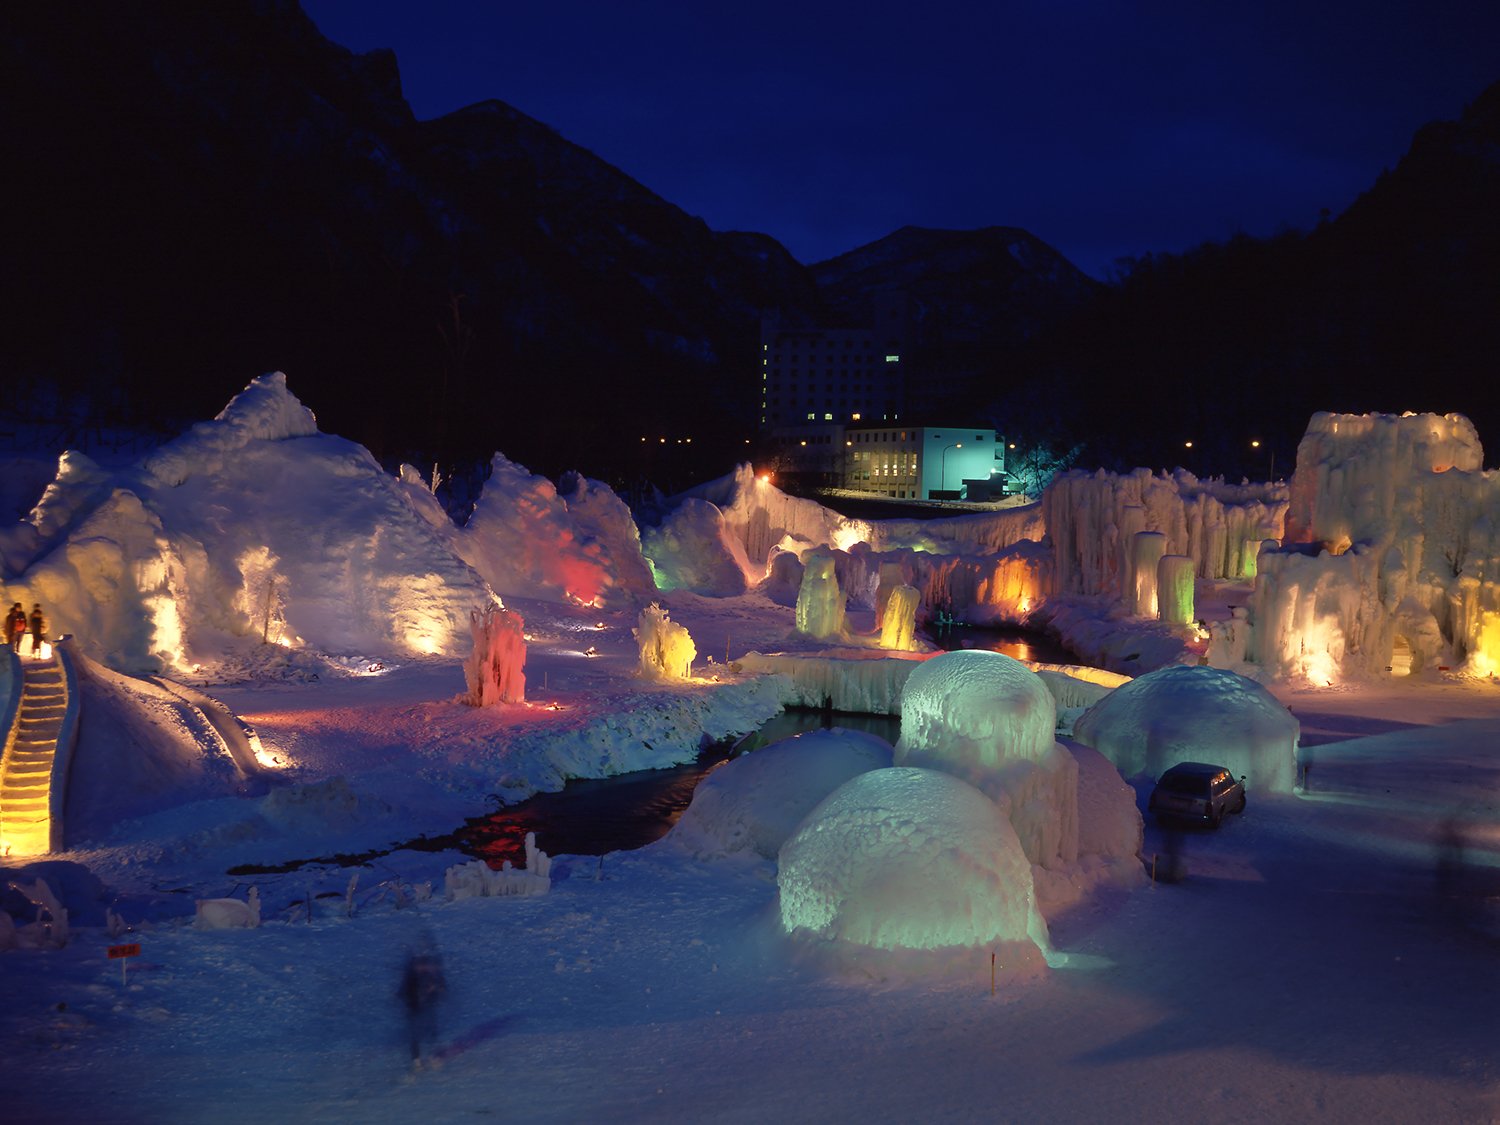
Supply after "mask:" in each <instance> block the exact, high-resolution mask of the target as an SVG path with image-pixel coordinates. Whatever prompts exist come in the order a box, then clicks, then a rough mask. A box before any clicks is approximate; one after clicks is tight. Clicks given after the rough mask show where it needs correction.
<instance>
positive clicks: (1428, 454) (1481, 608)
mask: <svg viewBox="0 0 1500 1125" xmlns="http://www.w3.org/2000/svg"><path fill="white" fill-rule="evenodd" d="M1482 462H1483V450H1482V449H1481V447H1480V445H1479V439H1478V436H1477V435H1476V434H1475V432H1474V427H1473V426H1472V425H1471V424H1470V423H1469V421H1468V419H1466V418H1464V417H1463V416H1462V415H1459V414H1443V415H1439V414H1402V415H1394V414H1359V415H1355V414H1316V415H1314V416H1313V418H1312V421H1311V422H1310V423H1309V424H1308V429H1307V434H1306V436H1304V437H1303V439H1302V442H1301V444H1300V445H1299V446H1298V449H1297V469H1296V472H1295V473H1294V474H1293V475H1292V485H1291V501H1290V506H1289V508H1288V512H1287V524H1286V540H1285V546H1283V547H1281V548H1280V549H1271V548H1262V550H1261V551H1260V554H1259V556H1258V558H1257V569H1258V571H1259V573H1258V575H1257V578H1256V584H1255V593H1254V596H1253V598H1252V600H1251V603H1250V617H1249V620H1250V622H1251V624H1252V626H1253V635H1252V636H1251V637H1250V638H1248V640H1247V643H1246V645H1245V652H1246V656H1247V657H1248V659H1249V660H1250V661H1251V662H1253V663H1255V664H1258V665H1260V666H1261V667H1262V668H1263V669H1264V670H1265V672H1266V673H1268V674H1269V675H1271V676H1275V677H1278V678H1298V677H1300V678H1305V679H1307V680H1308V681H1310V682H1312V683H1315V684H1327V683H1332V682H1335V681H1336V680H1339V679H1343V678H1348V677H1356V678H1358V677H1368V676H1383V675H1385V674H1386V673H1387V671H1388V670H1394V668H1395V666H1396V664H1397V653H1400V661H1399V662H1400V664H1401V665H1402V667H1403V668H1404V669H1406V670H1408V671H1410V672H1419V671H1421V670H1423V669H1424V668H1427V667H1431V666H1432V665H1435V664H1443V663H1458V662H1462V661H1464V660H1466V659H1467V660H1468V661H1469V662H1470V670H1471V671H1483V670H1484V668H1485V667H1486V665H1485V663H1484V659H1483V658H1482V657H1480V656H1479V655H1478V654H1480V653H1482V650H1483V647H1484V643H1483V640H1482V637H1481V633H1482V630H1483V614H1484V613H1485V612H1486V611H1494V610H1497V609H1500V583H1497V582H1496V580H1495V577H1494V576H1495V575H1496V574H1497V573H1500V520H1497V518H1496V514H1497V512H1500V475H1497V474H1495V473H1485V472H1481V471H1480V465H1481V464H1482Z"/></svg>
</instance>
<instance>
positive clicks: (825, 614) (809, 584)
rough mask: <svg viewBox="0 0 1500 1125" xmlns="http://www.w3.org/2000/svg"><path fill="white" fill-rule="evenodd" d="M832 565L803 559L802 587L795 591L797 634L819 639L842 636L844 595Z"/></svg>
mask: <svg viewBox="0 0 1500 1125" xmlns="http://www.w3.org/2000/svg"><path fill="white" fill-rule="evenodd" d="M834 566H835V562H834V559H833V558H832V557H831V556H829V555H824V554H813V555H809V556H808V557H807V558H806V559H804V560H803V564H802V588H801V589H800V590H799V591H798V592H797V631H798V632H799V633H806V634H807V635H808V636H810V637H816V638H817V639H819V640H828V639H831V638H834V637H841V636H843V635H844V592H843V591H842V590H841V589H839V579H838V575H837V574H836V573H835V571H834Z"/></svg>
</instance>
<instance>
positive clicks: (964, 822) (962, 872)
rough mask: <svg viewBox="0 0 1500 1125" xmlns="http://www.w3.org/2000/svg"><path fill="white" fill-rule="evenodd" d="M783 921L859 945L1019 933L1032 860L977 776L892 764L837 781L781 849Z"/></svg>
mask: <svg viewBox="0 0 1500 1125" xmlns="http://www.w3.org/2000/svg"><path fill="white" fill-rule="evenodd" d="M777 884H778V887H779V889H780V896H781V921H782V926H783V928H784V929H786V930H787V931H788V932H789V933H797V932H799V931H805V932H806V933H807V934H809V935H811V936H814V937H819V938H827V939H831V940H834V941H839V942H847V943H850V944H853V945H858V946H869V947H873V948H876V949H885V950H901V949H913V950H939V949H950V948H955V947H973V946H980V945H985V944H987V943H994V942H1016V941H1026V940H1027V938H1028V936H1029V927H1030V926H1031V923H1032V919H1033V916H1034V915H1035V909H1034V901H1033V899H1034V896H1033V891H1032V880H1031V864H1030V863H1029V862H1028V861H1027V859H1026V855H1025V853H1024V852H1023V851H1022V850H1021V842H1020V841H1019V840H1018V839H1017V838H1016V834H1015V832H1014V831H1013V830H1012V829H1011V827H1010V824H1009V823H1008V822H1007V821H1006V820H1005V819H1004V818H1003V817H1001V816H1000V815H998V812H997V810H996V807H995V804H994V802H993V801H991V800H990V799H989V798H988V797H986V796H985V795H984V794H983V793H981V792H980V791H979V790H977V789H975V788H974V787H973V786H972V785H969V784H968V783H967V782H964V781H962V780H960V779H958V778H956V777H953V776H951V775H949V774H945V773H939V772H938V771H936V770H926V769H915V768H912V767H904V766H897V767H893V768H891V769H882V770H872V771H870V772H868V773H863V774H860V775H859V776H858V777H856V778H854V779H853V780H851V781H849V782H847V783H846V784H844V785H843V786H841V787H840V788H839V789H837V790H836V791H834V792H833V793H832V794H831V795H830V796H829V797H828V798H827V799H826V800H825V801H824V802H823V803H822V804H821V805H819V806H818V807H817V808H816V809H814V810H813V811H812V813H811V814H810V815H809V816H808V817H807V819H806V820H804V821H803V822H802V825H801V827H800V828H798V830H797V832H796V834H795V835H793V836H792V838H791V839H789V840H788V841H787V842H786V844H785V845H784V846H783V847H782V849H781V856H780V871H779V874H778V877H777Z"/></svg>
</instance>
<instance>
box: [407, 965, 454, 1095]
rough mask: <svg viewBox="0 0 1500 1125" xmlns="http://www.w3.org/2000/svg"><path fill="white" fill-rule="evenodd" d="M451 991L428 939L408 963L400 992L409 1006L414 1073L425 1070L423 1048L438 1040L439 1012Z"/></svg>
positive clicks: (408, 1030) (408, 1021)
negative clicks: (423, 1067) (446, 995)
mask: <svg viewBox="0 0 1500 1125" xmlns="http://www.w3.org/2000/svg"><path fill="white" fill-rule="evenodd" d="M447 991H448V983H447V981H445V980H444V979H443V962H442V958H441V957H439V956H438V952H437V947H436V946H435V945H434V944H433V942H432V939H431V938H430V937H424V938H423V939H422V941H421V943H420V944H419V945H418V946H417V948H416V949H414V950H413V951H412V952H411V954H410V955H409V956H408V957H407V959H406V969H405V971H404V972H403V973H402V974H401V988H400V989H399V995H400V997H401V1001H402V1003H403V1004H405V1005H406V1026H407V1033H408V1037H409V1039H410V1040H411V1065H412V1068H413V1069H414V1070H420V1069H422V1066H423V1057H422V1050H423V1045H424V1044H425V1043H427V1042H429V1041H431V1040H432V1039H434V1038H435V1037H436V1036H437V1008H438V1004H439V1003H440V1002H441V1001H442V999H443V996H444V995H445V994H446V993H447Z"/></svg>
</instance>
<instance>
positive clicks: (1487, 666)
mask: <svg viewBox="0 0 1500 1125" xmlns="http://www.w3.org/2000/svg"><path fill="white" fill-rule="evenodd" d="M1469 668H1470V669H1471V670H1472V671H1473V672H1474V673H1475V674H1476V675H1480V676H1493V675H1496V674H1497V673H1500V613H1496V612H1494V611H1492V610H1485V611H1484V612H1483V613H1481V614H1480V615H1479V634H1478V636H1477V637H1476V638H1475V643H1474V650H1473V652H1471V653H1470V654H1469Z"/></svg>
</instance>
